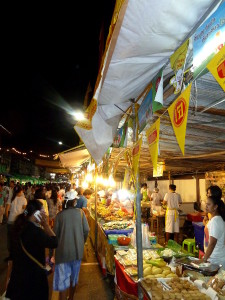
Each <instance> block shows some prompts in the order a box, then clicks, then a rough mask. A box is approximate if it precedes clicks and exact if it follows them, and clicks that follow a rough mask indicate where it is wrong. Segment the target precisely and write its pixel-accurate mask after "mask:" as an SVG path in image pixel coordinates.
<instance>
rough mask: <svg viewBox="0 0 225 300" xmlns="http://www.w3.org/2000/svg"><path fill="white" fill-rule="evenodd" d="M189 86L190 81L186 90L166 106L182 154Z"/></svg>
mask: <svg viewBox="0 0 225 300" xmlns="http://www.w3.org/2000/svg"><path fill="white" fill-rule="evenodd" d="M191 86H192V83H191V84H189V86H188V87H187V88H186V90H185V91H184V92H183V93H182V94H181V95H180V96H179V97H178V98H177V99H176V100H175V101H174V102H173V103H172V104H171V105H170V107H169V108H168V112H169V116H170V120H171V123H172V125H173V130H174V132H175V135H176V138H177V142H178V144H179V146H180V149H181V152H182V153H183V155H184V146H185V135H186V127H187V117H188V108H189V99H190V93H191Z"/></svg>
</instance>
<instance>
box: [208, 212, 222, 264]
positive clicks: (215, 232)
mask: <svg viewBox="0 0 225 300" xmlns="http://www.w3.org/2000/svg"><path fill="white" fill-rule="evenodd" d="M207 226H208V230H209V239H210V237H211V236H212V237H214V238H215V239H217V243H216V246H215V248H214V250H213V252H212V254H211V255H210V257H209V261H210V262H212V263H216V264H222V265H223V268H225V222H224V221H223V219H222V217H221V216H215V217H213V218H212V219H211V220H210V221H209V222H208V224H207Z"/></svg>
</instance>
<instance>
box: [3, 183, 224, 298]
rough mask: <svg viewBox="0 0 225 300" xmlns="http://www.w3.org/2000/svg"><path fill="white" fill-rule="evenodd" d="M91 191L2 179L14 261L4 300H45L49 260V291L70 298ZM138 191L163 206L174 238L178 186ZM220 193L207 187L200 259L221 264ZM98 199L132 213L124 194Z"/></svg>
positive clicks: (167, 229) (144, 198)
mask: <svg viewBox="0 0 225 300" xmlns="http://www.w3.org/2000/svg"><path fill="white" fill-rule="evenodd" d="M103 193H104V195H103ZM92 194H93V190H91V189H86V190H84V189H83V188H81V187H77V188H76V187H75V186H74V185H70V184H67V185H58V184H51V185H50V184H47V185H37V186H35V185H31V184H30V183H27V184H25V185H20V184H19V183H15V182H14V181H11V182H10V184H9V187H8V186H7V185H6V184H3V183H0V223H4V222H7V247H8V251H9V256H8V257H7V260H8V261H10V262H11V261H12V271H11V275H10V276H9V277H10V280H9V282H8V287H7V292H6V296H7V297H8V298H10V299H11V300H17V299H30V297H31V294H32V293H33V292H34V291H35V294H34V295H32V299H46V300H47V299H48V281H47V270H46V261H47V262H48V263H49V264H50V265H51V262H52V263H54V279H53V290H55V291H59V295H60V296H59V299H60V300H63V299H70V300H72V299H73V296H74V293H75V289H76V285H77V283H78V278H79V271H80V266H81V260H82V257H83V253H84V245H85V242H86V240H87V237H88V233H89V226H88V221H87V217H86V214H87V205H88V204H90V203H91V202H92V201H93V198H92V199H90V197H91V195H92ZM141 194H142V201H151V204H152V207H154V206H159V205H162V206H164V208H165V209H166V214H165V232H166V241H168V240H169V238H170V235H171V233H173V234H174V238H175V240H177V239H178V238H177V237H178V233H179V217H178V215H179V212H178V210H179V205H180V204H181V203H182V200H181V196H180V195H179V194H178V193H176V186H175V185H174V184H170V185H169V191H168V193H166V194H165V196H164V197H162V196H161V194H160V193H159V189H157V188H155V189H154V191H153V193H150V192H149V190H148V188H147V184H144V185H143V186H142V189H141ZM221 197H222V192H221V189H220V188H219V187H218V186H211V187H209V188H208V189H207V203H206V216H205V218H204V220H203V222H204V225H205V241H204V245H205V255H204V258H203V260H204V261H210V262H213V263H217V264H221V265H223V267H224V268H225V258H224V253H225V242H224V241H225V204H224V202H223V200H222V199H221ZM102 199H104V201H105V205H106V206H107V205H109V204H112V203H113V204H114V205H115V206H116V205H119V207H120V208H123V209H126V210H127V211H129V212H130V213H132V210H133V202H134V199H133V198H132V197H131V196H129V197H128V196H127V194H126V193H122V194H121V193H120V192H119V191H117V192H113V191H112V190H109V191H107V192H106V193H105V192H104V191H101V190H100V191H98V193H97V200H98V201H102ZM118 199H120V201H118ZM46 249H49V252H48V253H49V256H48V260H47V259H46ZM68 294H69V298H68V297H67V296H68Z"/></svg>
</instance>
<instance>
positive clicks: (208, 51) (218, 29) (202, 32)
mask: <svg viewBox="0 0 225 300" xmlns="http://www.w3.org/2000/svg"><path fill="white" fill-rule="evenodd" d="M224 16H225V2H223V3H222V4H221V5H220V6H219V7H218V8H217V10H216V11H215V12H214V13H213V14H212V15H211V16H210V17H209V18H208V19H207V20H206V21H205V22H204V23H203V24H202V25H201V26H200V27H199V28H198V29H197V30H196V32H195V34H194V35H193V71H194V75H193V78H194V79H195V78H196V77H197V76H198V75H200V74H201V75H203V74H204V72H203V71H204V70H205V71H206V72H207V69H205V68H206V66H207V65H208V63H209V62H210V60H211V59H212V58H213V57H214V56H215V55H216V54H217V53H218V52H219V51H220V50H221V49H222V47H223V46H224V45H225V21H224Z"/></svg>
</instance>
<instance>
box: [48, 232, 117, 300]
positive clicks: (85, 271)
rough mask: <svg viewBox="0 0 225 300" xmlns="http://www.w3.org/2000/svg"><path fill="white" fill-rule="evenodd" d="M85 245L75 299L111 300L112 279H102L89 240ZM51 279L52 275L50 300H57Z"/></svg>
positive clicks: (112, 291)
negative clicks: (85, 249)
mask: <svg viewBox="0 0 225 300" xmlns="http://www.w3.org/2000/svg"><path fill="white" fill-rule="evenodd" d="M87 244H88V246H87V251H86V253H85V255H84V259H83V261H82V264H81V270H80V277H79V284H78V286H77V290H76V293H75V299H82V300H97V299H98V300H113V299H114V283H113V278H112V277H107V278H104V277H103V275H102V273H101V270H100V267H99V264H98V262H97V259H96V256H95V252H94V249H93V246H92V244H91V242H90V239H89V238H88V240H87ZM52 277H53V275H51V276H49V288H50V290H49V291H50V299H51V300H58V293H57V292H54V291H52Z"/></svg>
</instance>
